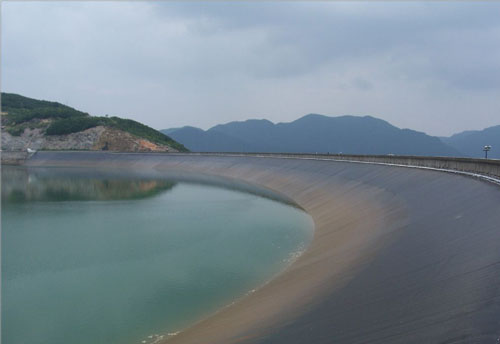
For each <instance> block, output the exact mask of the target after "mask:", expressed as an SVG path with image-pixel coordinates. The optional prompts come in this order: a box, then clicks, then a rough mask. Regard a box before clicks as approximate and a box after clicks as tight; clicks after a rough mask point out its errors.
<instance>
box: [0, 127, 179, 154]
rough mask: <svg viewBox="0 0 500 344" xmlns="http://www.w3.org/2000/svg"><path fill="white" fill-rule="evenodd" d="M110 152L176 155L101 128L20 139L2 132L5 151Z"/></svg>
mask: <svg viewBox="0 0 500 344" xmlns="http://www.w3.org/2000/svg"><path fill="white" fill-rule="evenodd" d="M28 148H30V149H34V150H109V151H120V152H177V150H175V149H173V148H171V147H169V146H167V145H160V144H156V143H153V142H150V141H148V140H145V139H142V138H139V137H136V136H134V135H132V134H130V133H127V132H124V131H122V130H118V129H114V128H109V127H104V126H98V127H94V128H90V129H87V130H83V131H80V132H77V133H72V134H67V135H45V134H44V130H43V129H39V128H36V129H29V128H27V129H26V130H25V131H24V133H23V134H21V135H20V136H13V135H11V134H9V133H8V132H6V131H2V150H3V151H26V150H27V149H28Z"/></svg>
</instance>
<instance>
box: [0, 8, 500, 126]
mask: <svg viewBox="0 0 500 344" xmlns="http://www.w3.org/2000/svg"><path fill="white" fill-rule="evenodd" d="M1 10H2V12H1V16H2V18H1V25H2V27H1V29H2V37H1V38H2V46H1V48H2V50H1V55H2V56H1V58H2V63H1V67H2V70H1V72H2V74H1V82H2V84H1V86H2V91H4V92H13V93H20V94H22V95H26V96H29V97H33V98H37V99H47V100H55V101H59V102H62V103H65V104H68V105H70V106H73V107H75V108H77V109H80V110H83V111H86V112H89V113H90V114H92V115H104V114H110V115H117V116H121V117H127V118H132V119H135V120H138V121H141V122H143V123H146V124H148V125H150V126H152V127H154V128H157V129H163V128H169V127H178V126H184V125H192V126H197V127H201V128H203V129H207V128H209V127H211V126H213V125H215V124H218V123H225V122H229V121H233V120H245V119H249V118H266V119H269V120H271V121H273V122H288V121H292V120H295V119H297V118H299V117H301V116H303V115H305V114H308V113H320V114H325V115H330V116H339V115H346V114H350V115H372V116H375V117H379V118H382V119H385V120H387V121H389V122H391V123H392V124H394V125H396V126H398V127H401V128H411V129H415V130H419V131H424V132H427V133H429V134H431V135H449V134H452V133H455V132H458V131H462V130H466V129H481V128H484V127H487V126H491V125H498V124H500V2H448V1H446V2H437V3H436V2H372V3H365V2H352V3H345V2H237V3H232V2H231V3H230V2H205V3H199V2H188V3H180V2H118V1H115V2H3V3H2V9H1Z"/></svg>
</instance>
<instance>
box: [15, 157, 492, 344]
mask: <svg viewBox="0 0 500 344" xmlns="http://www.w3.org/2000/svg"><path fill="white" fill-rule="evenodd" d="M314 157H315V156H310V157H308V158H307V159H302V158H301V159H297V158H293V157H292V156H288V158H284V157H283V156H266V157H261V156H251V155H245V156H236V155H214V154H212V155H209V154H206V155H205V154H203V155H193V154H186V155H182V154H171V155H169V154H125V153H95V152H94V153H93V152H38V153H37V154H35V155H34V156H33V157H31V158H30V159H28V160H27V161H26V163H25V165H26V166H27V167H28V168H29V167H31V166H44V167H47V166H56V167H57V166H59V167H70V166H81V167H90V168H111V169H120V170H122V171H143V172H144V171H149V172H150V173H158V174H162V175H168V174H181V175H183V174H184V175H189V174H193V175H195V174H202V175H205V176H217V177H223V178H225V179H227V180H229V181H231V180H242V181H244V182H246V183H250V184H253V185H256V186H258V187H263V188H267V189H270V190H272V191H273V192H275V193H278V194H281V195H283V196H285V197H286V198H288V199H291V200H293V201H294V202H295V203H297V204H298V205H299V206H301V207H302V208H303V209H305V210H306V211H307V212H308V213H309V214H310V215H311V216H312V218H313V220H314V223H315V235H314V239H313V241H312V243H311V244H310V246H309V247H308V249H307V250H306V252H305V253H304V254H303V255H302V256H300V257H299V259H298V260H297V261H296V262H295V263H294V264H292V265H291V266H290V267H289V268H288V269H287V270H286V271H285V272H283V273H282V274H280V275H279V276H277V277H276V278H275V279H273V280H272V281H270V282H269V283H268V284H266V285H264V286H263V287H261V288H260V289H258V290H257V291H256V292H254V293H252V294H249V295H248V296H245V297H244V298H242V299H240V300H239V301H238V302H236V303H235V304H233V305H231V306H229V307H226V308H224V309H222V310H220V311H219V312H217V313H216V314H214V315H213V316H210V317H208V318H207V319H205V320H203V321H201V322H200V323H198V324H196V325H194V326H193V327H190V328H188V329H185V330H183V331H181V332H180V333H179V334H178V335H177V336H175V337H172V338H171V339H169V340H168V343H204V344H206V343H213V344H215V343H217V344H220V343H292V344H293V343H319V344H321V343H498V342H499V340H500V278H499V276H500V188H499V187H498V186H497V185H495V184H493V183H489V182H486V181H483V180H480V179H475V178H470V177H468V176H464V175H459V174H451V173H443V172H439V171H434V170H425V169H411V168H404V167H398V166H388V165H382V164H368V163H352V162H346V161H339V160H341V159H338V157H337V156H329V158H328V159H326V158H322V157H321V156H320V157H318V158H319V159H315V158H314ZM366 159H370V158H369V157H367V158H366ZM359 160H360V161H361V159H359ZM364 161H365V162H366V161H368V160H364ZM378 162H382V161H380V160H379V161H378ZM392 162H394V160H392ZM412 163H414V162H413V161H412ZM446 166H448V167H449V166H450V165H446ZM462 166H463V165H462ZM448 167H447V168H448ZM494 168H498V167H494ZM494 168H493V169H492V170H491V171H488V173H489V174H490V175H498V174H495V173H498V172H495V171H498V170H494ZM476 172H477V171H476ZM249 259H251V257H249Z"/></svg>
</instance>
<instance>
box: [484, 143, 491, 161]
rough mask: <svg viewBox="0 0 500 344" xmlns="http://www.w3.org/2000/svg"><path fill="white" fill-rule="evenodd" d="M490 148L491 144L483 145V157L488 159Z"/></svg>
mask: <svg viewBox="0 0 500 344" xmlns="http://www.w3.org/2000/svg"><path fill="white" fill-rule="evenodd" d="M490 149H491V146H484V148H483V151H484V158H485V159H488V151H489V150H490Z"/></svg>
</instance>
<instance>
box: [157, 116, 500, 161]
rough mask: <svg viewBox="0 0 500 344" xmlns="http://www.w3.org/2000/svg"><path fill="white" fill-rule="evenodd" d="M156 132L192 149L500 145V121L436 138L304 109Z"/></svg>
mask: <svg viewBox="0 0 500 344" xmlns="http://www.w3.org/2000/svg"><path fill="white" fill-rule="evenodd" d="M495 128H496V129H495ZM161 131H162V132H163V133H165V134H167V135H169V136H170V137H172V138H173V139H174V140H176V141H178V142H180V143H182V144H184V145H185V146H186V147H187V148H188V149H189V150H191V151H196V152H281V153H294V152H295V153H331V154H380V155H384V154H395V155H421V156H425V155H430V156H471V157H481V156H482V154H483V152H482V147H483V146H484V145H485V144H489V145H492V146H494V147H495V146H496V147H499V148H500V142H498V140H499V137H500V135H499V134H500V126H498V127H492V128H489V129H485V130H484V131H477V132H467V133H462V134H457V135H453V136H451V137H449V138H438V137H435V136H429V135H427V134H425V133H422V132H418V131H415V130H410V129H400V128H397V127H395V126H393V125H391V124H390V123H388V122H386V121H384V120H381V119H378V118H375V117H372V116H364V117H360V116H340V117H328V116H324V115H318V114H309V115H306V116H304V117H301V118H299V119H297V120H295V121H293V122H289V123H276V124H274V123H272V122H270V121H268V120H265V119H262V120H255V119H251V120H247V121H243V122H230V123H227V124H220V125H216V126H214V127H212V128H210V129H208V130H202V129H200V128H195V127H182V128H171V129H164V130H161ZM484 133H487V134H488V136H487V137H486V136H485V135H484ZM495 140H496V141H495ZM483 142H490V143H483ZM497 142H498V144H497ZM499 150H500V149H499ZM494 152H495V151H494V149H493V148H492V151H491V155H490V156H491V157H494V156H497V155H496V154H495V153H494Z"/></svg>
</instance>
